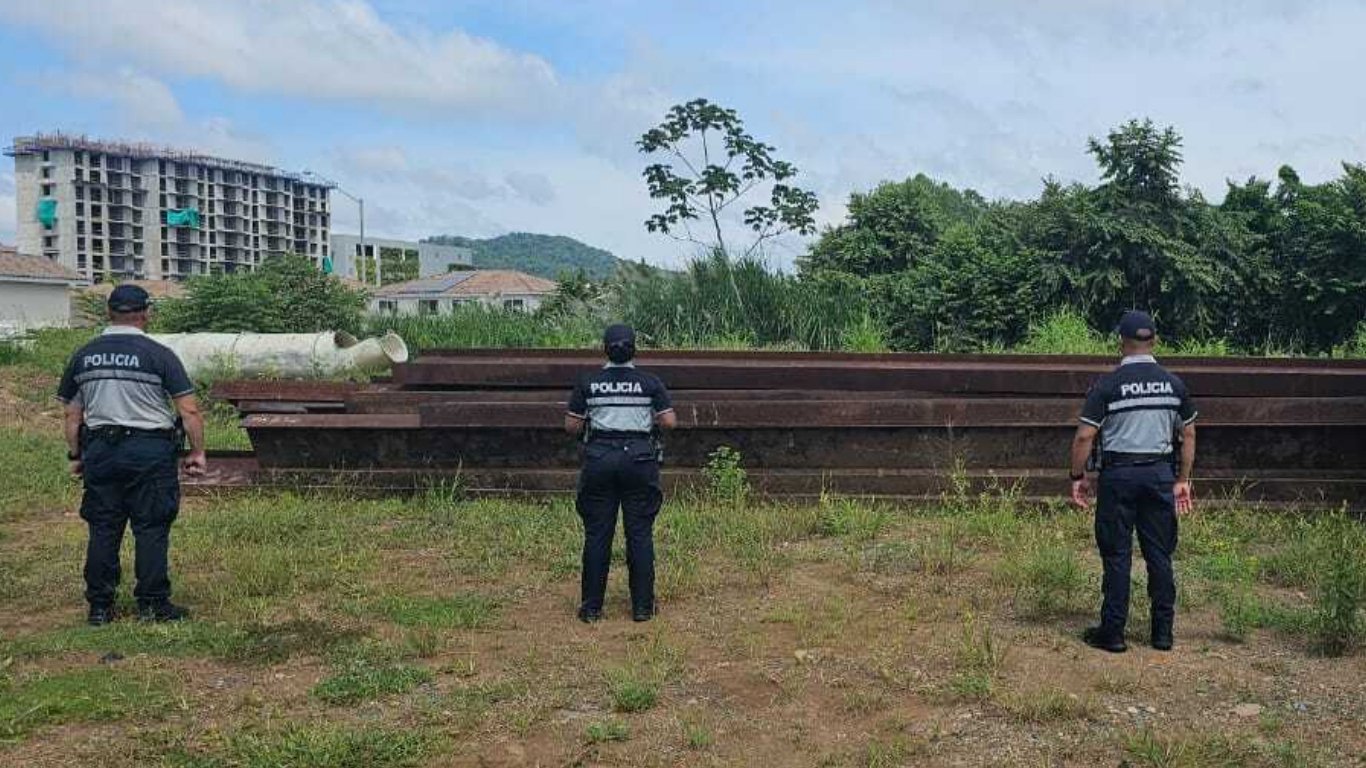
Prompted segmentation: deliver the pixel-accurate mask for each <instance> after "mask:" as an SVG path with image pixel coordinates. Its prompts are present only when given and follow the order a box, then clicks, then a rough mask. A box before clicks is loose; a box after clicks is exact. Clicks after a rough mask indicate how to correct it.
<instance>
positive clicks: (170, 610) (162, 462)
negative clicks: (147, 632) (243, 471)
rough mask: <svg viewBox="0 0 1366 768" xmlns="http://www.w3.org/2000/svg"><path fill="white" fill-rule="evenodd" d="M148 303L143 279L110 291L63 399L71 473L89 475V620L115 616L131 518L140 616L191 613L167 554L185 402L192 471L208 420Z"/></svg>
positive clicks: (176, 503)
mask: <svg viewBox="0 0 1366 768" xmlns="http://www.w3.org/2000/svg"><path fill="white" fill-rule="evenodd" d="M150 309H151V302H150V300H149V298H148V296H147V292H146V291H144V290H143V289H142V288H139V287H138V286H136V285H132V284H125V285H120V286H118V287H116V288H115V289H114V290H113V292H112V293H110V294H109V323H110V324H109V327H107V328H105V330H104V332H103V333H102V334H100V335H99V336H98V337H97V338H95V339H94V340H93V341H91V342H90V343H88V344H86V345H85V346H84V347H82V348H81V349H80V350H79V351H78V352H76V355H75V356H74V357H72V358H71V362H70V363H68V364H67V367H66V372H65V374H64V375H63V376H62V382H61V384H60V386H59V387H58V389H57V399H59V400H61V401H62V402H63V403H65V404H66V442H67V447H68V450H69V453H68V454H67V458H68V459H69V460H70V461H71V472H72V473H73V474H75V475H79V476H82V477H83V478H84V481H85V495H84V498H83V499H82V500H81V518H82V519H84V520H85V522H86V524H87V525H88V526H89V528H90V540H89V544H88V546H87V548H86V556H85V586H86V589H85V599H86V601H87V602H88V603H89V604H90V612H89V615H88V618H87V621H88V623H89V624H91V625H92V626H100V625H103V624H108V623H109V622H110V621H113V620H114V618H115V614H114V593H115V590H117V588H118V585H119V575H120V569H119V544H120V543H121V542H122V541H123V531H124V527H125V526H128V525H129V524H131V526H132V529H133V539H134V543H135V545H136V547H135V554H136V564H135V568H136V572H137V587H136V588H135V589H134V590H133V595H134V597H136V598H137V604H138V618H139V619H140V620H142V621H175V620H179V619H184V618H187V617H188V616H189V612H188V611H187V610H186V609H184V608H182V607H180V606H177V605H175V604H173V603H172V602H171V600H170V597H171V581H170V577H169V576H168V575H167V563H166V554H167V548H168V544H169V537H170V531H171V523H172V522H173V521H174V520H175V518H176V514H177V513H178V511H179V508H180V484H179V478H178V476H177V468H176V460H177V454H178V453H179V447H180V446H179V444H180V435H179V432H178V430H177V429H176V423H175V412H174V411H173V410H172V406H173V405H174V409H175V411H179V413H180V416H181V419H182V420H183V423H184V430H185V432H186V433H187V434H188V435H189V438H190V446H191V451H190V454H189V456H188V457H187V458H186V460H185V470H186V472H188V473H190V474H201V473H202V472H203V471H204V467H205V458H204V420H203V417H202V416H201V415H200V412H199V407H198V405H197V403H196V402H195V397H194V386H193V385H192V384H191V383H190V379H189V377H188V376H186V375H185V367H184V366H183V365H181V362H180V360H179V359H178V358H177V357H176V356H175V353H173V352H171V350H169V349H167V348H166V347H164V346H162V345H161V344H158V343H157V342H155V341H153V340H151V339H150V338H148V337H147V335H146V333H145V332H144V331H145V329H146V327H147V319H148V314H149V312H150Z"/></svg>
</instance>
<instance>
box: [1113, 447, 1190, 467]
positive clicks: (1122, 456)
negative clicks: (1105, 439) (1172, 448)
mask: <svg viewBox="0 0 1366 768" xmlns="http://www.w3.org/2000/svg"><path fill="white" fill-rule="evenodd" d="M1172 456H1173V454H1170V453H1120V452H1118V451H1106V452H1105V453H1103V454H1101V458H1100V466H1101V468H1102V469H1105V468H1109V467H1145V466H1149V465H1151V464H1162V463H1164V462H1165V463H1170V462H1171V460H1172Z"/></svg>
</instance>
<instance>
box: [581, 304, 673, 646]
mask: <svg viewBox="0 0 1366 768" xmlns="http://www.w3.org/2000/svg"><path fill="white" fill-rule="evenodd" d="M602 344H603V351H604V352H606V353H607V360H608V362H607V364H606V365H604V366H603V367H602V369H601V370H599V371H596V372H594V373H592V374H588V375H585V376H583V377H581V378H580V379H579V382H578V384H577V385H576V386H575V387H574V392H573V393H572V394H571V395H570V397H569V412H568V413H567V414H566V415H565V420H564V428H565V431H567V432H568V433H569V434H571V435H583V436H584V441H585V446H584V460H583V470H582V472H581V473H580V475H579V491H578V499H577V506H578V512H579V517H581V518H582V519H583V582H582V601H581V602H580V604H579V620H580V621H583V622H585V623H592V622H595V621H599V620H601V619H602V601H603V595H604V593H605V592H606V591H607V570H608V560H609V558H610V556H611V552H612V534H613V533H614V532H615V530H616V527H617V508H618V507H620V508H621V517H622V523H623V525H624V527H625V529H626V567H627V568H628V569H629V571H630V584H631V617H632V618H633V619H635V620H636V621H649V620H650V619H651V618H653V617H654V615H655V550H654V531H653V529H654V522H655V515H657V514H659V507H660V505H661V504H662V503H663V501H664V494H663V491H662V490H661V488H660V484H659V448H658V445H657V444H656V443H655V440H654V435H655V430H656V429H657V428H658V429H672V428H673V427H674V425H675V424H676V423H677V419H676V417H675V414H674V411H673V406H672V405H671V404H670V402H669V392H668V390H667V389H665V387H664V383H663V382H661V381H660V380H659V379H658V378H656V377H654V376H652V375H650V374H648V373H645V372H644V371H641V370H637V369H636V367H635V363H633V362H632V360H633V359H634V358H635V355H636V336H635V332H634V331H632V330H631V329H630V328H628V327H626V326H624V325H613V326H611V327H609V328H608V329H607V331H606V332H605V333H604V334H603V338H602Z"/></svg>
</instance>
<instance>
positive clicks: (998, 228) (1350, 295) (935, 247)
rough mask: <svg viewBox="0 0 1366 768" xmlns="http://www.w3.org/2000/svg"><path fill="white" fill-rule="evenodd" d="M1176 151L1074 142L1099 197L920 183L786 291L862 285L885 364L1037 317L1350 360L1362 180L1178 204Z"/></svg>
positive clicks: (1362, 265)
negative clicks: (890, 357) (885, 346)
mask: <svg viewBox="0 0 1366 768" xmlns="http://www.w3.org/2000/svg"><path fill="white" fill-rule="evenodd" d="M1180 148H1181V138H1180V136H1178V135H1177V134H1176V132H1175V131H1174V130H1173V129H1171V128H1166V129H1162V130H1159V129H1158V128H1157V127H1155V126H1154V125H1153V124H1152V122H1151V121H1144V122H1139V121H1137V120H1134V121H1130V122H1128V123H1126V124H1125V125H1123V126H1120V127H1119V128H1117V129H1115V130H1114V131H1112V132H1111V133H1110V134H1109V135H1108V136H1107V137H1106V138H1105V139H1103V140H1101V139H1091V140H1090V142H1089V144H1088V149H1089V152H1090V154H1091V155H1093V156H1094V158H1095V159H1096V161H1097V163H1098V165H1099V168H1100V171H1101V178H1102V182H1101V184H1100V185H1098V186H1096V187H1087V186H1084V185H1081V184H1072V185H1063V184H1060V183H1058V182H1056V181H1054V180H1051V179H1050V180H1048V181H1047V182H1046V183H1045V185H1044V189H1043V191H1042V193H1041V194H1040V196H1039V197H1038V198H1037V199H1035V200H1028V201H998V202H990V203H989V202H987V201H985V200H983V199H982V197H981V196H980V195H978V194H977V193H975V192H973V191H971V190H963V191H960V190H956V189H954V188H952V187H949V186H948V185H945V184H942V183H938V182H935V181H933V180H931V179H929V178H926V177H925V176H916V177H915V178H912V179H908V180H906V181H904V182H896V183H884V184H882V185H880V186H879V187H877V188H876V189H874V190H873V191H872V192H869V193H866V194H864V193H856V194H854V195H853V196H852V197H851V198H850V201H849V214H848V219H847V221H846V222H845V223H843V224H841V225H839V226H837V227H833V228H830V229H828V230H827V231H826V232H824V233H823V234H822V236H821V238H820V239H819V240H818V241H817V242H816V244H815V245H814V246H813V247H812V248H811V251H810V253H809V254H808V256H807V257H806V258H804V259H802V260H801V262H800V266H801V270H802V274H803V276H825V275H828V274H829V273H832V272H833V273H839V274H843V275H847V276H850V277H852V278H855V279H858V280H862V281H864V282H865V283H866V285H867V288H868V293H869V295H870V296H871V297H872V299H873V310H874V312H875V314H876V315H877V316H878V318H879V319H880V320H881V321H882V322H883V323H884V324H885V326H886V330H887V333H888V340H889V341H890V343H891V344H892V346H893V347H895V348H897V349H917V350H920V349H944V350H966V349H980V348H991V347H1000V346H1009V345H1014V344H1016V343H1018V342H1019V341H1020V340H1021V339H1022V338H1023V337H1024V335H1025V333H1026V331H1027V329H1028V328H1029V325H1030V323H1031V322H1035V321H1037V320H1038V319H1039V318H1040V316H1041V315H1044V314H1048V313H1050V312H1052V311H1054V310H1055V309H1058V308H1063V307H1073V308H1076V309H1077V310H1079V311H1080V312H1081V313H1082V314H1083V315H1084V316H1085V317H1086V319H1087V321H1088V322H1089V324H1090V326H1091V327H1092V328H1098V329H1103V328H1108V327H1110V326H1112V325H1113V323H1114V321H1115V319H1116V318H1117V317H1118V316H1119V314H1120V313H1122V312H1123V311H1124V310H1125V309H1129V308H1140V309H1145V310H1148V311H1150V312H1152V313H1153V314H1154V315H1155V317H1156V318H1157V321H1158V325H1159V327H1160V329H1161V331H1162V333H1163V335H1164V336H1166V337H1167V338H1168V339H1171V340H1180V341H1182V342H1183V343H1185V344H1188V345H1193V344H1204V345H1205V346H1209V345H1210V343H1214V344H1215V345H1216V346H1217V345H1218V344H1220V343H1226V344H1229V345H1232V347H1233V348H1235V349H1241V350H1252V351H1266V350H1274V351H1280V350H1298V351H1305V352H1314V353H1325V352H1338V353H1348V354H1350V353H1352V352H1353V351H1354V350H1355V349H1356V347H1358V346H1360V344H1361V341H1360V339H1361V338H1362V336H1363V334H1364V333H1366V331H1363V326H1362V322H1363V318H1366V167H1362V166H1359V165H1350V164H1347V165H1344V166H1343V176H1342V177H1341V178H1339V179H1336V180H1334V181H1330V182H1327V183H1324V184H1319V185H1307V184H1304V183H1302V182H1301V181H1300V180H1299V178H1298V176H1297V175H1296V174H1295V172H1294V171H1293V170H1292V169H1290V168H1288V167H1286V168H1282V169H1281V171H1280V175H1279V179H1278V181H1277V183H1276V184H1274V185H1273V184H1272V183H1270V182H1268V181H1264V180H1259V179H1255V178H1253V179H1249V180H1248V181H1247V182H1245V183H1243V184H1237V183H1233V182H1230V183H1229V186H1228V192H1227V195H1226V196H1225V199H1224V201H1223V202H1222V203H1221V204H1218V205H1214V204H1211V203H1209V202H1207V201H1206V200H1205V199H1204V197H1203V196H1202V195H1201V194H1200V193H1199V192H1197V191H1192V190H1185V191H1182V190H1181V188H1180V187H1179V171H1180V165H1181V160H1182V157H1181V152H1180Z"/></svg>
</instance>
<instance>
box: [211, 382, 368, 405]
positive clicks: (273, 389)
mask: <svg viewBox="0 0 1366 768" xmlns="http://www.w3.org/2000/svg"><path fill="white" fill-rule="evenodd" d="M360 387H361V385H360V384H356V383H354V382H349V381H272V380H267V379H238V380H235V381H224V382H220V383H218V384H215V385H214V386H213V388H212V389H210V391H209V394H210V395H211V396H212V397H213V398H214V399H215V400H226V401H228V402H230V403H233V404H234V405H236V404H237V403H239V402H242V401H255V402H267V401H292V402H314V403H324V402H326V403H345V402H346V398H347V396H348V395H350V394H351V393H353V392H355V391H357V390H358V389H360Z"/></svg>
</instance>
